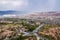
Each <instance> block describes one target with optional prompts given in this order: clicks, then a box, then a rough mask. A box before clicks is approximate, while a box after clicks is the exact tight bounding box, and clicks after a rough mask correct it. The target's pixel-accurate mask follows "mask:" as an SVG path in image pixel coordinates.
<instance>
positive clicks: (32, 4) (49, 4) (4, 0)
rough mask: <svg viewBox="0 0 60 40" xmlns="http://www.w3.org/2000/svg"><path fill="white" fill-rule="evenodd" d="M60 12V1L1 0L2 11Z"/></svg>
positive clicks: (0, 7)
mask: <svg viewBox="0 0 60 40" xmlns="http://www.w3.org/2000/svg"><path fill="white" fill-rule="evenodd" d="M1 10H2V11H3V10H5V11H6V10H16V11H26V12H29V11H32V12H33V11H60V0H0V11H1Z"/></svg>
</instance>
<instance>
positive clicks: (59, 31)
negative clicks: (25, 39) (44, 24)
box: [39, 27, 60, 40]
mask: <svg viewBox="0 0 60 40" xmlns="http://www.w3.org/2000/svg"><path fill="white" fill-rule="evenodd" d="M39 34H42V35H47V36H52V37H54V39H55V40H60V27H55V28H49V29H47V30H43V32H39Z"/></svg>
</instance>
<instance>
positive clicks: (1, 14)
mask: <svg viewBox="0 0 60 40" xmlns="http://www.w3.org/2000/svg"><path fill="white" fill-rule="evenodd" d="M25 13H26V12H24V11H13V10H8V11H0V17H17V16H21V15H22V14H25Z"/></svg>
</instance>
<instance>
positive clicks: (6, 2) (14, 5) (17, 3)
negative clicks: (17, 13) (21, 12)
mask: <svg viewBox="0 0 60 40" xmlns="http://www.w3.org/2000/svg"><path fill="white" fill-rule="evenodd" d="M27 5H28V1H27V0H2V1H1V0H0V10H17V9H23V8H25V7H26V6H27Z"/></svg>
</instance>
